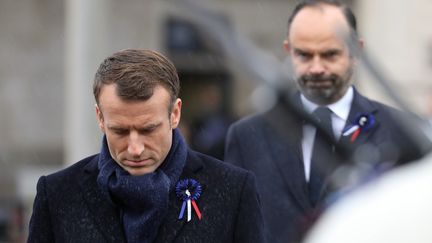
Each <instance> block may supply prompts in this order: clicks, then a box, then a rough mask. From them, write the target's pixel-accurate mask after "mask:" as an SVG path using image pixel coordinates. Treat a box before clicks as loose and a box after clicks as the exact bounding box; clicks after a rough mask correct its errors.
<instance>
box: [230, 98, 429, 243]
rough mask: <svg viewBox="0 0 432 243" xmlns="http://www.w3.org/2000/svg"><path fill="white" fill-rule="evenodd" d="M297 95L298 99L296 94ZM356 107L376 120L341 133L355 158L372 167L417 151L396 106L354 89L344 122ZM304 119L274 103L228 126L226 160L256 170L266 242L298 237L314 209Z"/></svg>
mask: <svg viewBox="0 0 432 243" xmlns="http://www.w3.org/2000/svg"><path fill="white" fill-rule="evenodd" d="M297 100H298V105H300V104H301V103H300V98H299V97H298V99H297ZM358 113H369V114H373V116H374V117H375V119H376V123H375V125H374V126H373V127H372V128H371V129H370V130H369V131H368V132H365V133H360V135H359V136H358V138H357V139H356V140H355V142H354V143H351V142H350V141H349V137H341V139H340V140H339V143H340V144H342V145H344V146H346V148H349V149H350V150H351V151H352V153H353V154H355V155H356V156H357V155H358V154H361V155H362V156H363V158H361V159H360V160H363V161H368V162H370V163H371V167H372V168H374V167H375V166H376V165H379V163H377V162H381V161H393V162H396V163H404V162H407V161H410V160H414V159H418V158H420V157H421V155H422V153H421V151H420V149H419V148H418V147H417V146H416V144H414V143H413V141H412V140H411V139H409V138H408V137H407V136H405V135H406V133H404V132H402V130H403V128H402V127H400V126H399V125H398V124H397V123H398V122H395V120H394V119H393V117H394V115H399V117H400V115H401V112H400V111H397V110H396V109H394V108H391V107H388V106H385V105H383V104H380V103H378V102H375V101H371V100H369V99H367V98H365V97H363V96H362V95H360V94H359V93H358V92H357V91H354V99H353V103H352V106H351V110H350V114H349V117H348V121H347V123H350V121H353V120H355V118H356V116H357V114H358ZM303 124H304V123H303V121H302V119H300V118H299V117H297V116H295V115H293V114H292V113H291V112H290V110H289V109H288V110H287V107H286V106H284V105H283V104H278V105H276V106H275V107H274V108H273V109H272V110H270V111H268V112H266V113H263V114H258V115H252V116H250V117H246V118H243V119H242V120H240V121H238V122H236V123H234V124H233V125H232V126H231V127H230V129H229V131H228V135H227V143H226V151H225V161H227V162H230V163H233V164H235V165H238V166H240V167H243V168H245V169H247V170H250V171H252V172H254V173H255V175H256V178H257V184H258V192H259V194H260V198H261V202H262V211H263V216H264V222H265V224H266V228H267V230H268V232H267V233H266V234H267V238H268V241H269V242H275V243H277V242H284V243H287V242H291V241H295V240H297V239H298V237H299V232H301V231H302V230H303V229H301V228H299V225H301V221H302V220H303V219H304V218H305V217H307V216H308V214H310V213H312V214H313V213H314V210H315V209H314V207H313V206H312V205H311V203H310V201H309V197H308V191H307V182H306V179H305V173H304V166H303V159H302V156H303V155H302V146H301V139H302V126H303ZM347 125H349V124H347ZM322 200H324V197H322V198H321V202H322Z"/></svg>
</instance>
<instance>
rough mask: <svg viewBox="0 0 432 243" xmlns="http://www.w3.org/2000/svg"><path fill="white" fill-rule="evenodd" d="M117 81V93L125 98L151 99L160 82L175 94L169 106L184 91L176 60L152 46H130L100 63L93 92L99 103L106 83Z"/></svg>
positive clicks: (172, 95) (172, 94) (171, 95)
mask: <svg viewBox="0 0 432 243" xmlns="http://www.w3.org/2000/svg"><path fill="white" fill-rule="evenodd" d="M109 84H116V85H117V86H116V91H117V95H118V96H119V97H120V98H121V99H123V100H148V99H150V97H152V95H153V92H154V89H155V87H156V86H157V85H161V86H163V87H164V88H165V89H166V90H167V91H168V92H169V93H170V97H171V102H170V107H169V110H170V111H171V109H172V105H173V104H174V102H175V100H176V99H177V97H178V95H179V92H180V81H179V77H178V73H177V70H176V68H175V67H174V64H173V63H172V62H171V61H169V60H168V58H166V57H165V56H163V55H162V54H160V53H158V52H156V51H152V50H136V49H127V50H122V51H119V52H116V53H114V54H113V55H111V56H109V57H107V58H106V59H105V60H104V61H103V62H102V63H101V64H100V66H99V68H98V70H97V72H96V75H95V78H94V83H93V94H94V97H95V100H96V103H98V104H99V95H100V92H101V89H102V87H103V86H104V85H109Z"/></svg>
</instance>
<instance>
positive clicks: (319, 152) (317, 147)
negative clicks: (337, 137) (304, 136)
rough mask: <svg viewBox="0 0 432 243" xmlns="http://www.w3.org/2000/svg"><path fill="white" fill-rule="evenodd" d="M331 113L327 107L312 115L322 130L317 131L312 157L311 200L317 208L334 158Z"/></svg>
mask: <svg viewBox="0 0 432 243" xmlns="http://www.w3.org/2000/svg"><path fill="white" fill-rule="evenodd" d="M331 113H332V111H331V110H330V109H329V108H327V107H318V108H317V109H316V110H315V111H314V112H313V113H312V114H313V116H314V117H315V118H316V119H317V120H318V123H319V124H320V125H321V128H322V129H320V128H317V129H316V133H315V140H314V145H313V150H312V157H311V167H310V168H311V169H310V176H309V199H310V201H311V203H312V205H313V206H316V204H317V202H318V200H319V198H320V196H321V194H322V193H323V190H324V182H325V179H326V177H327V175H328V174H329V171H328V170H329V163H328V161H329V160H330V159H332V157H333V155H332V153H333V152H332V144H331V142H330V141H329V139H330V140H331V141H334V135H333V128H332V123H331ZM324 130H325V131H324ZM326 134H327V136H326ZM326 137H327V139H326Z"/></svg>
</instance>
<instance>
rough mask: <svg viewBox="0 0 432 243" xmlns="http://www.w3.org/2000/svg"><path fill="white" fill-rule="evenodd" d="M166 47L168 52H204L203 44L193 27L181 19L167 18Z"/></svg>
mask: <svg viewBox="0 0 432 243" xmlns="http://www.w3.org/2000/svg"><path fill="white" fill-rule="evenodd" d="M165 31H166V37H167V38H165V40H166V47H167V49H168V51H169V52H176V53H179V52H180V53H187V54H191V53H199V52H202V51H204V49H205V47H204V43H203V41H202V39H201V38H200V36H199V34H198V31H197V29H196V28H195V26H194V25H193V24H192V23H190V22H188V21H186V20H182V19H178V18H168V19H167V22H166V28H165Z"/></svg>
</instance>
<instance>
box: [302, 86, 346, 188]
mask: <svg viewBox="0 0 432 243" xmlns="http://www.w3.org/2000/svg"><path fill="white" fill-rule="evenodd" d="M300 98H301V101H302V104H303V107H304V109H305V111H306V112H308V113H309V114H311V113H312V112H313V111H314V110H315V109H316V108H318V107H319V105H317V104H315V103H312V102H311V101H309V100H308V99H306V97H304V96H303V94H302V95H301V96H300ZM353 99H354V91H353V87H349V88H348V90H347V92H346V93H345V95H344V96H343V97H342V98H341V99H340V100H338V101H337V102H336V103H333V104H331V105H328V106H327V107H328V108H329V109H330V110H331V111H332V114H331V119H332V127H333V135H334V137H335V139H336V140H339V138H340V136H341V134H342V130H343V128H344V127H345V123H346V120H347V119H348V115H349V112H350V109H351V103H352V101H353ZM315 132H316V128H315V127H314V126H312V125H310V124H305V125H303V138H302V152H303V165H304V170H305V177H306V181H309V174H310V165H311V157H312V147H313V143H314V140H315Z"/></svg>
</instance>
